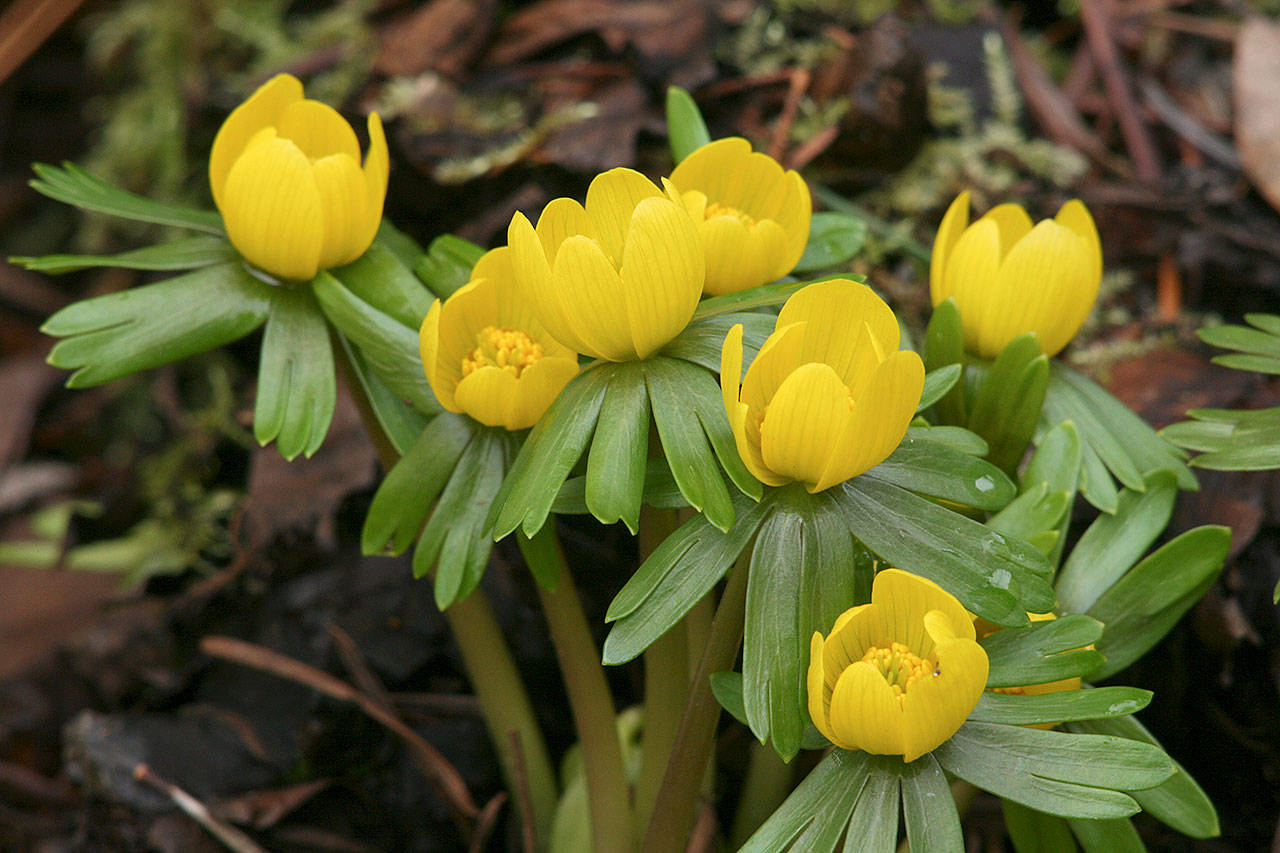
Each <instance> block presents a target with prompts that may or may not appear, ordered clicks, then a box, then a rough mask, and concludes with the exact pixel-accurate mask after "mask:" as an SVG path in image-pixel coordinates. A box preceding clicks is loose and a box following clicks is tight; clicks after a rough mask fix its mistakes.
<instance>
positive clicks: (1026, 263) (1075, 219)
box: [929, 192, 1102, 358]
mask: <svg viewBox="0 0 1280 853" xmlns="http://www.w3.org/2000/svg"><path fill="white" fill-rule="evenodd" d="M1101 280H1102V246H1101V244H1100V243H1099V240H1098V230H1097V228H1095V227H1094V224H1093V217H1091V216H1090V215H1089V211H1088V210H1087V209H1086V208H1085V206H1084V205H1083V204H1081V203H1080V202H1079V201H1069V202H1067V203H1066V204H1064V205H1063V206H1062V209H1061V210H1059V211H1058V215H1057V216H1055V217H1054V218H1053V219H1046V220H1044V221H1043V222H1040V223H1039V224H1037V225H1036V226H1034V227H1032V224H1031V217H1029V216H1028V215H1027V212H1026V211H1025V210H1023V209H1022V208H1021V207H1019V206H1018V205H1016V204H1002V205H999V206H997V207H993V208H992V209H991V210H989V211H987V213H986V214H985V215H984V216H983V217H982V218H980V219H978V221H976V222H974V223H973V224H969V194H968V193H967V192H964V193H961V194H960V195H959V196H958V197H957V198H956V200H955V201H953V202H952V203H951V207H950V208H948V209H947V213H946V215H945V216H943V218H942V224H941V225H940V226H939V228H938V237H937V239H936V240H935V241H934V244H933V259H932V263H931V265H930V268H929V291H930V295H931V297H932V299H933V304H934V305H937V304H939V303H940V302H942V301H943V300H945V299H947V298H948V297H950V298H952V299H954V300H955V301H956V306H957V307H958V308H959V309H960V320H961V323H962V324H963V325H964V345H965V349H967V350H969V351H970V352H972V353H974V354H976V355H979V356H982V357H983V358H995V357H996V356H997V355H999V354H1000V351H1001V350H1002V349H1004V347H1005V345H1006V344H1008V343H1009V342H1010V341H1012V340H1013V339H1014V338H1016V337H1019V336H1020V335H1023V334H1026V333H1027V332H1035V333H1036V337H1037V338H1038V340H1039V342H1040V350H1041V352H1043V353H1044V354H1045V355H1050V356H1051V355H1055V354H1057V353H1058V352H1059V351H1060V350H1061V349H1062V348H1063V347H1065V346H1066V345H1067V342H1068V341H1070V340H1071V338H1072V336H1073V335H1075V333H1076V332H1077V331H1079V329H1080V326H1081V324H1083V323H1084V321H1085V318H1086V317H1088V316H1089V311H1090V309H1092V308H1093V303H1094V300H1096V299H1097V298H1098V284H1099V282H1100V281H1101Z"/></svg>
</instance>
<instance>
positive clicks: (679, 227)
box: [619, 198, 705, 358]
mask: <svg viewBox="0 0 1280 853" xmlns="http://www.w3.org/2000/svg"><path fill="white" fill-rule="evenodd" d="M704 264H705V260H704V257H703V253H702V245H701V243H700V242H699V240H698V232H697V228H696V227H695V226H694V224H693V220H691V219H690V218H689V215H688V213H686V212H685V210H684V208H683V207H681V206H680V205H678V204H676V203H675V202H673V201H671V200H670V199H667V198H647V199H644V200H643V201H641V202H640V203H639V204H637V205H636V209H635V213H634V215H633V216H632V219H631V228H630V230H629V231H628V232H627V238H626V246H625V247H624V249H623V253H622V268H621V270H620V272H619V276H620V278H621V280H622V292H623V296H624V298H625V300H626V302H625V304H626V313H627V317H628V319H629V320H630V324H631V337H632V341H633V346H634V349H635V354H636V356H637V357H639V358H647V357H648V356H649V355H651V354H652V353H654V352H655V351H656V350H657V349H658V348H659V347H661V346H662V345H663V344H665V343H667V341H669V340H671V339H672V338H674V337H675V336H676V335H678V334H680V332H681V331H683V330H684V327H685V326H686V325H688V323H689V319H690V318H691V317H693V312H694V310H695V309H696V308H697V307H698V297H699V296H701V295H702V281H703V275H704V269H705V266H704Z"/></svg>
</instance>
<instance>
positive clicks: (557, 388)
mask: <svg viewBox="0 0 1280 853" xmlns="http://www.w3.org/2000/svg"><path fill="white" fill-rule="evenodd" d="M577 375H578V359H577V357H576V356H575V355H572V354H570V355H569V356H567V357H566V356H550V355H548V356H543V357H542V358H541V359H539V360H538V361H535V362H534V363H533V364H531V365H529V366H528V367H526V368H525V369H524V371H523V372H522V373H521V374H520V379H519V381H518V382H517V384H516V396H515V400H514V401H513V403H512V406H511V411H510V416H509V417H508V419H507V422H506V423H505V424H503V426H505V427H506V428H507V429H510V430H516V429H528V428H529V427H531V426H533V425H534V424H536V423H537V422H538V420H539V419H540V418H541V417H542V416H543V415H544V414H545V413H546V411H547V409H549V408H550V407H551V404H552V403H554V402H555V399H556V397H558V396H560V392H561V391H563V390H564V386H566V385H568V384H569V381H570V380H571V379H573V377H575V376H577Z"/></svg>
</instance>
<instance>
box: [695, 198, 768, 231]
mask: <svg viewBox="0 0 1280 853" xmlns="http://www.w3.org/2000/svg"><path fill="white" fill-rule="evenodd" d="M716 216H732V217H733V218H734V219H736V220H738V221H739V222H741V223H742V224H743V225H745V226H747V227H748V228H751V227H753V226H754V225H755V224H756V219H755V217H754V216H752V215H751V214H749V213H745V212H743V211H741V210H739V209H738V208H736V207H734V206H733V205H730V204H721V203H720V202H718V201H710V202H707V212H706V214H705V218H707V219H711V218H713V217H716Z"/></svg>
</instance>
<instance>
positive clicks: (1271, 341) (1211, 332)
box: [1196, 314, 1280, 359]
mask: <svg viewBox="0 0 1280 853" xmlns="http://www.w3.org/2000/svg"><path fill="white" fill-rule="evenodd" d="M1253 316H1254V317H1255V318H1257V317H1258V316H1260V315H1257V314H1254V315H1253ZM1261 316H1266V315H1261ZM1196 334H1197V335H1199V336H1200V340H1202V341H1204V342H1205V343H1206V344H1210V345H1212V346H1215V347H1221V348H1222V349H1233V350H1238V351H1240V352H1244V353H1252V354H1254V355H1264V356H1271V357H1272V358H1273V359H1280V336H1278V335H1276V334H1274V333H1268V332H1267V331H1265V330H1263V329H1251V328H1249V327H1248V326H1207V327H1205V328H1202V329H1200V330H1199V331H1198V332H1196Z"/></svg>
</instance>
